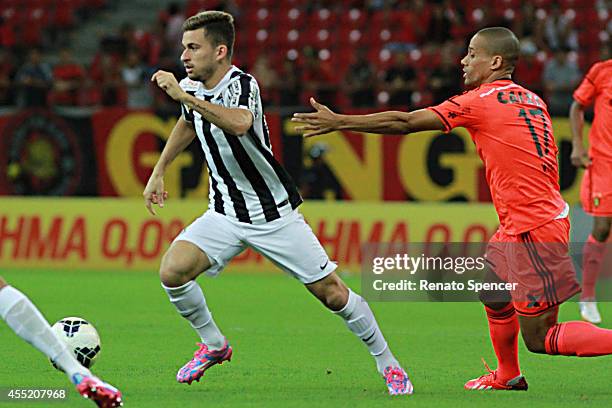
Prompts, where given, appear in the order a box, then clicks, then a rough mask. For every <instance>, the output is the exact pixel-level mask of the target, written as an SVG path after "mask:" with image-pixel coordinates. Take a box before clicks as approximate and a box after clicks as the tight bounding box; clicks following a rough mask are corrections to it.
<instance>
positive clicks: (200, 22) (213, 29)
mask: <svg viewBox="0 0 612 408" xmlns="http://www.w3.org/2000/svg"><path fill="white" fill-rule="evenodd" d="M199 28H204V30H205V31H204V36H206V37H207V38H208V39H209V40H210V42H211V43H212V44H213V46H215V47H216V46H218V45H221V44H223V45H225V46H227V56H228V58H229V59H231V58H232V54H233V52H234V38H235V37H236V31H235V29H234V17H232V15H231V14H229V13H226V12H224V11H200V12H199V13H198V14H195V15H193V16H191V17H189V18H188V19H187V20H185V22H184V23H183V32H184V31H193V30H197V29H199Z"/></svg>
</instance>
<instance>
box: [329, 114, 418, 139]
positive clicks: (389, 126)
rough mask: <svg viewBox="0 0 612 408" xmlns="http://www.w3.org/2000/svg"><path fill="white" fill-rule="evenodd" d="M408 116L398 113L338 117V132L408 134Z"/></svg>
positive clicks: (409, 130)
mask: <svg viewBox="0 0 612 408" xmlns="http://www.w3.org/2000/svg"><path fill="white" fill-rule="evenodd" d="M409 118H410V116H409V114H408V113H406V112H399V111H387V112H379V113H371V114H369V115H338V126H337V128H338V129H339V130H354V131H358V132H368V133H381V134H382V133H386V134H404V133H410V132H411V131H412V129H411V128H410V122H409Z"/></svg>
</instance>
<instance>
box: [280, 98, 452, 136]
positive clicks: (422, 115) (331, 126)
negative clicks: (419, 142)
mask: <svg viewBox="0 0 612 408" xmlns="http://www.w3.org/2000/svg"><path fill="white" fill-rule="evenodd" d="M310 104H311V105H312V107H313V108H314V109H315V112H312V113H294V114H293V118H292V119H291V120H292V121H293V122H298V123H303V125H302V126H298V127H297V128H296V130H297V131H298V132H302V133H303V134H304V137H311V136H317V135H322V134H325V133H329V132H333V131H334V130H354V131H358V132H369V133H381V134H396V135H397V134H406V133H413V132H420V131H423V130H444V124H443V123H442V120H440V118H439V117H438V115H436V114H435V113H434V112H432V111H430V110H427V109H419V110H416V111H412V112H399V111H386V112H379V113H372V114H369V115H341V114H338V113H335V112H333V111H332V110H331V109H329V108H328V107H327V106H325V105H322V104H320V103H318V102H317V101H315V99H314V98H310Z"/></svg>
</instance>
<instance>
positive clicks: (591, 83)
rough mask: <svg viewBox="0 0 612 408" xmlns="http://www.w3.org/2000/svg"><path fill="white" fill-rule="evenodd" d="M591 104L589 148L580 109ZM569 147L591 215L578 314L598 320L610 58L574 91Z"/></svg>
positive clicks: (610, 163)
mask: <svg viewBox="0 0 612 408" xmlns="http://www.w3.org/2000/svg"><path fill="white" fill-rule="evenodd" d="M592 104H594V105H595V118H594V120H593V126H592V127H591V131H590V132H589V144H590V147H589V152H588V154H587V152H586V151H585V150H584V145H583V144H582V128H583V126H584V109H585V107H586V106H589V105H592ZM570 123H571V128H572V138H573V149H572V164H573V165H574V166H576V167H584V168H586V171H585V173H584V178H583V179H582V186H581V189H580V199H581V201H582V208H583V209H584V211H585V212H586V213H587V214H590V215H592V216H593V217H594V219H593V229H592V231H591V234H590V235H589V237H588V238H587V242H586V243H585V245H584V257H583V261H582V294H581V296H580V303H579V305H580V314H581V315H582V318H583V319H584V320H586V321H589V322H591V323H595V324H598V323H601V316H600V314H599V310H597V303H596V302H595V283H596V282H597V276H598V275H599V271H600V270H601V264H602V261H603V258H604V255H605V250H606V246H605V245H606V244H605V243H606V241H607V240H608V237H609V236H610V224H611V222H612V178H611V177H610V174H612V59H608V60H606V61H602V62H598V63H596V64H595V65H593V66H592V67H591V69H590V70H589V72H588V73H587V74H586V76H585V77H584V79H583V80H582V83H581V84H580V86H579V87H578V88H577V89H576V91H575V92H574V102H573V103H572V107H571V109H570Z"/></svg>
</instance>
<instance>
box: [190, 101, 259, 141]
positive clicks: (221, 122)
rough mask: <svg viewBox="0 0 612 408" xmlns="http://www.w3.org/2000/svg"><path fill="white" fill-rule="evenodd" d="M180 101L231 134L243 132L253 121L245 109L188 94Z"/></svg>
mask: <svg viewBox="0 0 612 408" xmlns="http://www.w3.org/2000/svg"><path fill="white" fill-rule="evenodd" d="M182 102H183V103H184V104H185V105H187V106H188V107H189V108H190V109H193V110H195V111H196V112H198V113H199V114H200V115H202V117H203V118H204V119H206V120H207V121H209V122H210V123H212V124H214V125H215V126H217V127H219V128H221V129H223V130H224V131H226V132H228V133H230V134H232V135H236V136H241V135H243V134H245V133H246V132H247V131H248V130H249V128H250V127H251V124H252V123H253V115H252V114H251V113H250V112H249V111H248V110H246V109H235V108H226V107H224V106H219V105H215V104H213V103H210V102H207V101H203V100H201V99H198V98H196V97H195V96H192V95H189V94H187V95H186V96H185V97H184V98H183V101H182Z"/></svg>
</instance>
